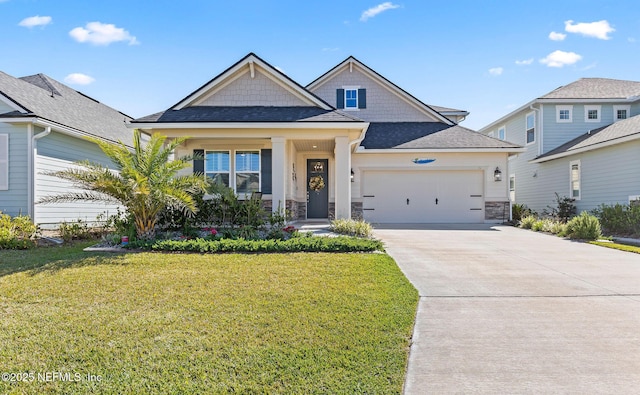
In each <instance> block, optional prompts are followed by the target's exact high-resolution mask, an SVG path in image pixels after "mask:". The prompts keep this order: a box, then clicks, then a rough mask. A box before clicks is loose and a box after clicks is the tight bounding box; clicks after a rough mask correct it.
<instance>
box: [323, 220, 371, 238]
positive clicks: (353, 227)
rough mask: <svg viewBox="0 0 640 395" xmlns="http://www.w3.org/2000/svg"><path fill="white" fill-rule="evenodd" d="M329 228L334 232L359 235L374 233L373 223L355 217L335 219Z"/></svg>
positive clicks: (364, 235) (367, 235)
mask: <svg viewBox="0 0 640 395" xmlns="http://www.w3.org/2000/svg"><path fill="white" fill-rule="evenodd" d="M329 229H330V230H331V231H332V232H334V233H339V234H343V235H349V236H359V237H371V234H372V233H373V228H372V227H371V224H369V223H368V222H365V221H364V220H355V219H334V220H333V221H331V226H330V227H329Z"/></svg>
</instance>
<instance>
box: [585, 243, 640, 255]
mask: <svg viewBox="0 0 640 395" xmlns="http://www.w3.org/2000/svg"><path fill="white" fill-rule="evenodd" d="M589 243H590V244H594V245H597V246H602V247H607V248H613V249H616V250H620V251H627V252H635V253H636V254H640V247H637V246H631V245H627V244H619V243H610V242H602V241H590V242H589Z"/></svg>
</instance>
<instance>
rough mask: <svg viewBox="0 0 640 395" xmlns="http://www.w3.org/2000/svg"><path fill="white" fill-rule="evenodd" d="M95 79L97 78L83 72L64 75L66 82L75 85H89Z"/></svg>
mask: <svg viewBox="0 0 640 395" xmlns="http://www.w3.org/2000/svg"><path fill="white" fill-rule="evenodd" d="M93 81H95V78H93V77H90V76H88V75H86V74H81V73H71V74H69V75H68V76H66V77H64V82H66V83H67V84H74V85H89V84H90V83H92V82H93Z"/></svg>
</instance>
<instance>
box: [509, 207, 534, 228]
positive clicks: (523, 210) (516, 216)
mask: <svg viewBox="0 0 640 395" xmlns="http://www.w3.org/2000/svg"><path fill="white" fill-rule="evenodd" d="M530 215H536V214H535V213H534V212H533V210H531V209H530V208H529V207H527V205H526V204H518V203H513V205H512V206H511V220H512V221H514V222H515V223H520V221H521V220H522V218H524V217H528V216H530Z"/></svg>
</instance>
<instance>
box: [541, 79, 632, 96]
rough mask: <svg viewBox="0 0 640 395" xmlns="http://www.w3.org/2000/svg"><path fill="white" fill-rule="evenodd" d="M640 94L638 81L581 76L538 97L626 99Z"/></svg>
mask: <svg viewBox="0 0 640 395" xmlns="http://www.w3.org/2000/svg"><path fill="white" fill-rule="evenodd" d="M633 96H640V82H636V81H624V80H612V79H608V78H581V79H579V80H577V81H574V82H572V83H570V84H569V85H565V86H561V87H559V88H558V89H556V90H554V91H552V92H549V93H547V94H546V95H544V96H542V97H540V99H627V98H629V97H633Z"/></svg>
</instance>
